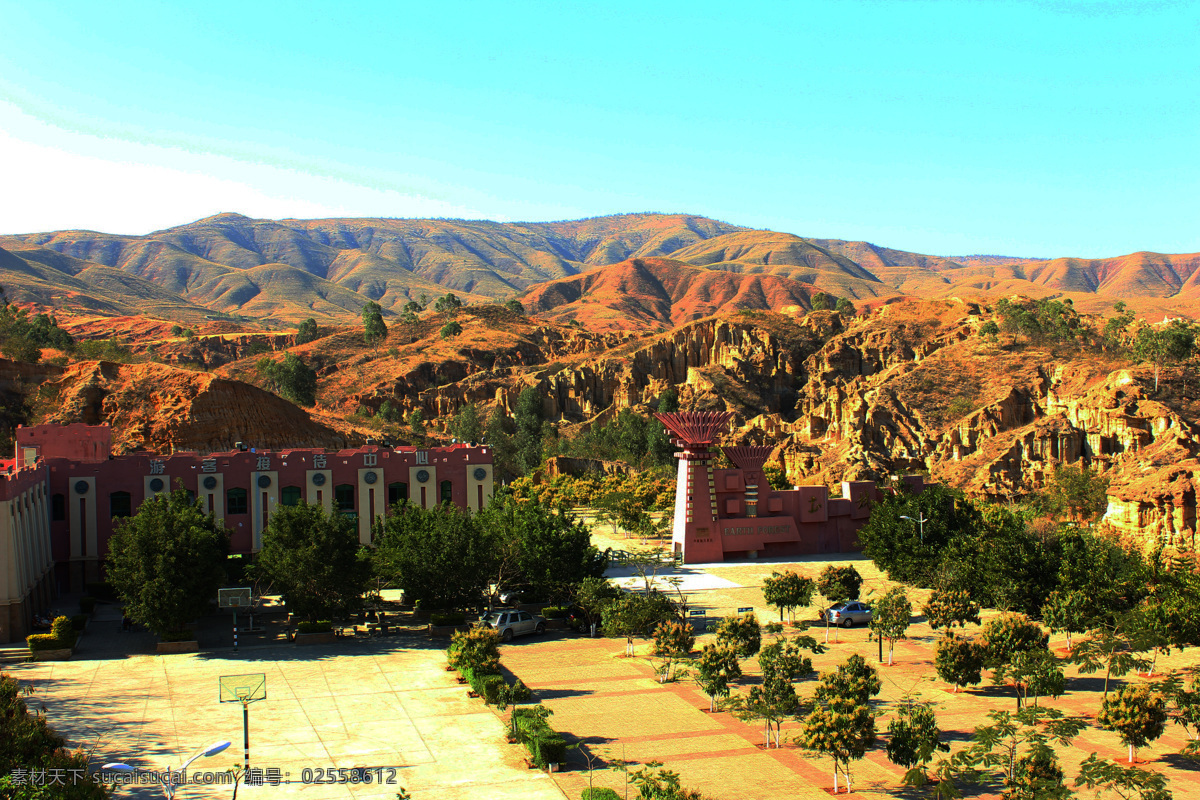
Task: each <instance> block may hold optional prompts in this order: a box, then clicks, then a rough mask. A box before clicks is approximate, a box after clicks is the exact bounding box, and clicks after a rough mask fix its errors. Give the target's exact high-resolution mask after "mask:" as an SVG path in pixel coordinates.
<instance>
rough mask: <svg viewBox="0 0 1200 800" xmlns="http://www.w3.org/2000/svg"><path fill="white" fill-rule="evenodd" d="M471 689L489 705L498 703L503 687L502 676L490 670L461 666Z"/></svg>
mask: <svg viewBox="0 0 1200 800" xmlns="http://www.w3.org/2000/svg"><path fill="white" fill-rule="evenodd" d="M462 676H463V677H464V678H466V679H467V684H468V685H469V686H470V687H471V690H472V691H474V692H475V693H476V694H478V695H479V696H480V697H482V698H483V702H485V703H487V704H488V705H489V706H495V705H499V704H500V691H501V690H502V689H503V688H504V677H503V676H501V675H497V674H495V673H491V672H476V671H475V670H473V669H471V668H470V667H463V668H462Z"/></svg>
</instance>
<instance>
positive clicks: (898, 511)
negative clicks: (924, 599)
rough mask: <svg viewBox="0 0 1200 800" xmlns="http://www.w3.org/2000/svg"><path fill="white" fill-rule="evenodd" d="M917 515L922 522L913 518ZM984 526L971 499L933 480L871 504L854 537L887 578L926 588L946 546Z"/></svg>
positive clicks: (966, 537)
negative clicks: (917, 489)
mask: <svg viewBox="0 0 1200 800" xmlns="http://www.w3.org/2000/svg"><path fill="white" fill-rule="evenodd" d="M902 517H909V518H911V519H903V518H902ZM921 519H924V520H925V522H924V524H917V523H915V522H913V521H912V520H921ZM982 528H983V518H982V515H981V514H980V512H979V509H978V508H977V507H976V506H975V504H974V503H972V502H970V501H969V500H968V499H967V498H966V497H965V496H964V495H963V493H962V492H960V491H958V490H956V489H951V488H948V487H946V486H942V485H937V486H927V487H926V488H925V489H924V490H923V491H921V492H920V493H919V494H913V493H909V492H903V491H902V492H898V493H897V494H895V495H892V496H885V497H884V499H883V500H882V501H881V502H878V503H875V504H874V505H873V506H872V507H871V516H870V518H869V519H868V520H867V523H866V524H865V525H864V526H863V527H862V528H861V529H860V530H859V532H858V540H859V543H860V544H861V545H862V547H863V552H864V553H865V554H866V555H867V557H869V558H870V559H871V560H872V561H874V562H875V566H877V567H879V568H880V569H882V570H886V571H887V574H888V577H889V578H891V579H892V580H894V581H897V582H900V583H909V584H913V585H915V586H921V587H926V586H932V585H933V584H934V582H935V580H934V578H935V576H936V575H937V573H938V568H939V566H940V564H941V562H942V559H943V554H944V553H945V551H946V549H947V547H948V546H949V545H950V544H951V543H952V542H954V541H956V540H960V539H966V540H971V539H973V538H974V537H976V536H978V535H979V533H980V531H981V530H982ZM955 588H962V587H955Z"/></svg>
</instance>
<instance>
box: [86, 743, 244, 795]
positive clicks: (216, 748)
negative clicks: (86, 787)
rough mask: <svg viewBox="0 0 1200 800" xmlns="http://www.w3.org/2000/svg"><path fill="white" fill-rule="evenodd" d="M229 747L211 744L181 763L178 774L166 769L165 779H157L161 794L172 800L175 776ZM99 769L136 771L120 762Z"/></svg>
mask: <svg viewBox="0 0 1200 800" xmlns="http://www.w3.org/2000/svg"><path fill="white" fill-rule="evenodd" d="M229 745H230V743H229V742H228V741H224V742H214V743H213V744H210V745H209V746H208V747H206V748H205V749H204V750H202V751H200V752H199V753H197V754H196V755H194V756H192V757H191V758H189V759H188V760H187V761H185V762H183V766H182V767H180V768H179V772H178V773H176V772H175V771H174V770H172V769H170V768H169V767H168V768H167V777H166V779H165V780H163V779H162V778H160V779H159V780H160V781H161V782H162V785H163V793H164V794H165V795H166V797H167V800H174V797H175V788H176V787H175V776H176V775H177V774H178V775H185V774H186V773H187V768H188V767H190V766H191V765H192V762H193V761H195V760H196V759H198V758H204V757H206V756H215V755H216V754H217V753H220V752H222V751H223V750H225V749H226V748H227V747H229ZM100 769H102V770H114V771H116V772H136V771H137V770H136V769H134V768H133V767H131V766H129V765H128V764H126V763H124V762H121V761H114V762H112V763H111V764H105V765H104V766H102V767H101V768H100Z"/></svg>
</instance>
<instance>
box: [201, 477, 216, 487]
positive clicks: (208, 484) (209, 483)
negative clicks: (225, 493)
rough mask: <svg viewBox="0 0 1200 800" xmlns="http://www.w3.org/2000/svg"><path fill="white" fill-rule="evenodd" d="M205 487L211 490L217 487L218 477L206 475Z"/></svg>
mask: <svg viewBox="0 0 1200 800" xmlns="http://www.w3.org/2000/svg"><path fill="white" fill-rule="evenodd" d="M204 488H205V489H210V490H211V489H215V488H217V479H216V478H214V477H213V476H212V475H209V476H208V477H206V478H205V479H204Z"/></svg>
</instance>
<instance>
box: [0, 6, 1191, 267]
mask: <svg viewBox="0 0 1200 800" xmlns="http://www.w3.org/2000/svg"><path fill="white" fill-rule="evenodd" d="M48 5H50V4H37V3H17V2H10V0H0V27H3V28H4V29H5V30H6V32H7V33H6V36H5V46H4V47H3V48H0V162H2V163H3V165H4V166H3V171H2V172H0V175H3V178H2V179H0V186H2V187H3V190H2V191H0V233H18V232H30V231H38V230H54V229H61V228H89V229H95V230H103V231H107V232H114V233H146V232H148V231H151V230H154V229H159V228H163V227H169V226H171V225H177V224H183V223H186V222H189V221H192V220H194V219H198V218H200V217H203V216H207V215H209V214H214V213H217V212H220V211H238V212H241V213H244V214H248V215H250V216H261V217H274V218H280V217H287V216H292V217H318V216H391V217H419V216H464V217H470V218H488V219H499V220H533V221H537V220H552V219H570V218H577V217H584V216H595V215H601V214H611V213H622V212H640V211H671V212H688V213H694V214H701V215H706V216H711V217H715V218H717V219H721V220H725V221H727V222H732V223H736V224H740V225H747V226H751V227H758V228H771V229H774V230H781V231H787V232H790V233H796V234H799V235H802V236H813V237H823V238H843V239H865V240H867V241H871V242H874V243H876V244H880V245H886V246H889V247H895V248H900V249H905V250H914V251H918V252H924V253H934V254H941V255H957V254H968V253H1000V254H1007V255H1021V256H1043V257H1056V256H1064V255H1073V256H1083V257H1100V256H1112V255H1119V254H1123V253H1128V252H1133V251H1137V250H1154V251H1158V252H1194V251H1197V250H1200V47H1198V46H1197V44H1196V43H1197V41H1200V3H1196V2H1129V3H1123V2H1088V3H1071V2H1019V1H1018V0H1012V1H1011V2H1010V1H1006V2H920V1H919V0H917V1H911V2H879V1H872V2H836V1H829V2H812V3H805V2H788V3H761V4H755V3H744V4H730V3H724V4H716V3H703V2H701V3H696V2H691V3H669V2H658V3H644V2H639V3H622V2H605V3H582V2H564V1H563V0H559V1H558V2H544V3H543V2H536V3H529V2H508V3H495V2H493V3H486V4H485V3H454V2H442V3H420V4H417V3H396V2H387V3H346V4H331V3H308V2H298V1H294V2H289V3H272V2H240V3H229V2H205V3H178V2H177V3H169V2H154V3H151V2H143V3H137V2H113V3H107V4H97V3H94V2H91V3H75V2H56V3H54V4H52V7H51V8H47V6H48Z"/></svg>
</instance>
